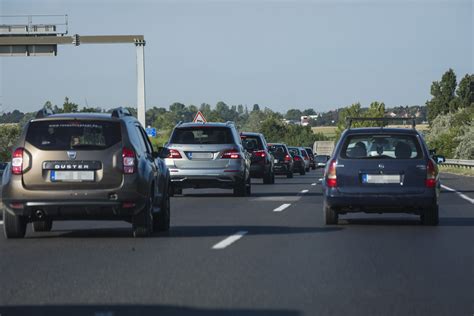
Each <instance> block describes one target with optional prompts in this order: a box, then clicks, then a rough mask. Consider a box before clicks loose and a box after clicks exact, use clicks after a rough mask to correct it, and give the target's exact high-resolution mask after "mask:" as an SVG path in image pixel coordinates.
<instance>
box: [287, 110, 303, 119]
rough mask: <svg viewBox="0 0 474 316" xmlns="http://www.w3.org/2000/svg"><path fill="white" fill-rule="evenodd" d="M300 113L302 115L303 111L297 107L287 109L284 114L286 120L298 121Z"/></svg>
mask: <svg viewBox="0 0 474 316" xmlns="http://www.w3.org/2000/svg"><path fill="white" fill-rule="evenodd" d="M302 115H303V112H301V111H300V110H298V109H289V110H288V111H287V112H286V114H285V118H286V119H287V120H291V121H298V122H299V121H300V120H301V116H302Z"/></svg>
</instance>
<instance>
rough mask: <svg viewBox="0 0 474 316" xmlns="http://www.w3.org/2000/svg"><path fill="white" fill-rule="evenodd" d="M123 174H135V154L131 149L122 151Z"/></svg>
mask: <svg viewBox="0 0 474 316" xmlns="http://www.w3.org/2000/svg"><path fill="white" fill-rule="evenodd" d="M122 162H123V173H125V174H132V173H134V172H135V152H134V151H133V150H131V149H128V148H124V149H122Z"/></svg>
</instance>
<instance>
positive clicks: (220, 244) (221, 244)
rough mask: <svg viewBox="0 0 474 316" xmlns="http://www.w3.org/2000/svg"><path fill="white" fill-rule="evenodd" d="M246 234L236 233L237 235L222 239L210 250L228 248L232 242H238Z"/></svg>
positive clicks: (244, 232) (243, 232) (242, 232)
mask: <svg viewBox="0 0 474 316" xmlns="http://www.w3.org/2000/svg"><path fill="white" fill-rule="evenodd" d="M247 233H248V232H247V231H245V230H242V231H240V232H237V233H235V234H233V235H232V236H229V237H227V238H226V239H224V240H222V241H220V242H218V243H217V244H215V245H214V246H212V249H224V248H226V247H228V246H230V245H231V244H233V243H234V242H236V241H237V240H239V239H240V238H242V237H244V236H245V235H246V234H247Z"/></svg>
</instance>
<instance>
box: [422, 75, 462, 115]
mask: <svg viewBox="0 0 474 316" xmlns="http://www.w3.org/2000/svg"><path fill="white" fill-rule="evenodd" d="M455 91H456V74H455V73H454V71H453V70H452V69H449V70H448V71H446V72H445V73H444V74H443V76H442V77H441V81H439V82H438V81H434V82H433V84H432V85H431V95H432V96H433V97H432V98H431V100H429V101H427V102H426V106H427V107H428V121H429V122H430V123H431V122H432V121H433V120H434V119H435V118H436V116H438V115H439V114H446V113H448V112H449V110H450V104H451V108H453V107H456V105H455V104H454V103H453V104H452V103H451V102H452V101H453V100H454V98H455Z"/></svg>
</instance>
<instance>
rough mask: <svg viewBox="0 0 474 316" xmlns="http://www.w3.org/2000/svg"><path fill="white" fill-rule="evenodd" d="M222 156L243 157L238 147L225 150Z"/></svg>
mask: <svg viewBox="0 0 474 316" xmlns="http://www.w3.org/2000/svg"><path fill="white" fill-rule="evenodd" d="M221 158H222V159H240V158H242V156H240V152H239V151H238V150H237V149H235V148H233V149H229V150H226V151H224V153H223V154H222V157H221Z"/></svg>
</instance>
